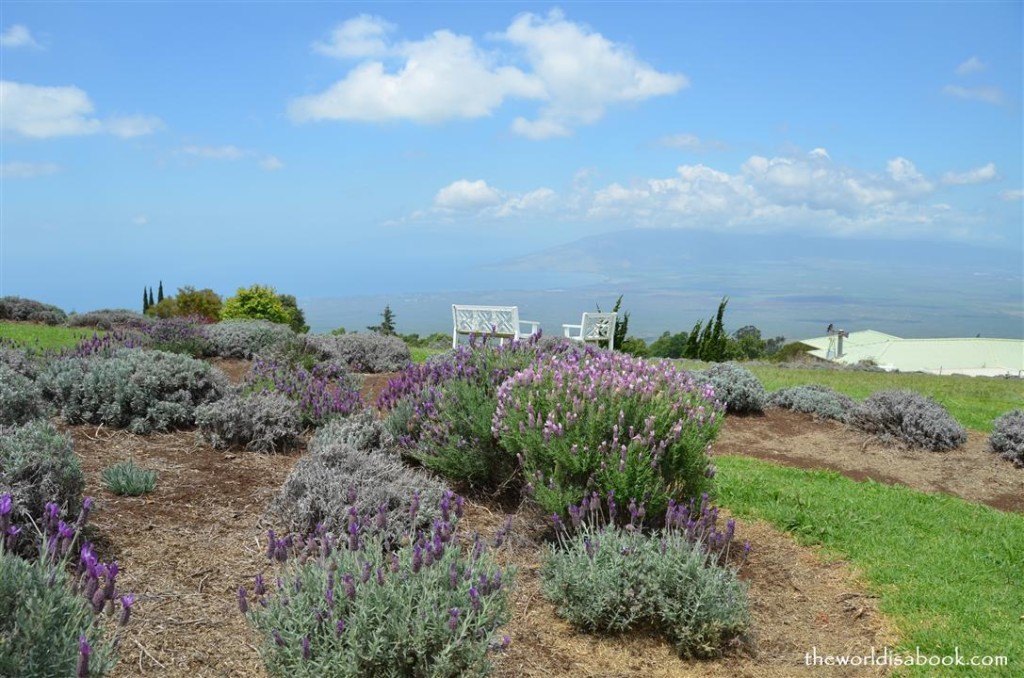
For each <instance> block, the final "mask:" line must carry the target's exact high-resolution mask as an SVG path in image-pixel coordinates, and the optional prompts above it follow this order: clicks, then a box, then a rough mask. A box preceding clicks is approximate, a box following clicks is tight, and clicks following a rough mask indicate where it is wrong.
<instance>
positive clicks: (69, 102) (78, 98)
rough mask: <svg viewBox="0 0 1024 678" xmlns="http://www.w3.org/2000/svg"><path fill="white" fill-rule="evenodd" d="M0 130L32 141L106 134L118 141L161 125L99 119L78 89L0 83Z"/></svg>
mask: <svg viewBox="0 0 1024 678" xmlns="http://www.w3.org/2000/svg"><path fill="white" fill-rule="evenodd" d="M0 106H2V107H3V112H4V114H3V116H0V129H2V130H6V131H10V132H14V133H16V134H19V135H21V136H24V137H30V138H33V139H47V138H50V137H60V136H79V135H86V134H99V133H107V134H113V135H115V136H119V137H122V138H130V137H135V136H140V135H143V134H151V133H152V132H155V131H156V130H158V129H160V128H161V127H162V126H163V123H162V122H161V121H160V119H159V118H155V117H149V116H134V117H119V118H108V119H106V120H102V119H100V118H97V117H95V116H94V115H93V113H94V111H95V107H94V106H93V103H92V101H91V100H90V99H89V96H88V95H87V94H86V93H85V92H84V91H83V90H81V89H79V88H78V87H42V86H38V85H27V84H23V83H18V82H12V81H10V80H3V81H0Z"/></svg>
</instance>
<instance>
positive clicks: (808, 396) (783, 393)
mask: <svg viewBox="0 0 1024 678" xmlns="http://www.w3.org/2000/svg"><path fill="white" fill-rule="evenodd" d="M768 404H769V405H770V406H772V407H779V408H782V409H785V410H794V411H796V412H806V413H808V414H813V415H814V416H815V418H817V419H833V420H835V421H846V418H847V416H848V414H849V412H850V410H852V409H853V408H854V406H855V405H856V403H855V402H854V400H853V398H851V397H850V396H848V395H846V394H844V393H839V392H838V391H836V390H835V389H832V388H829V387H828V386H823V385H821V384H809V385H807V386H793V387H791V388H783V389H779V390H778V391H775V392H774V393H772V394H771V396H769V398H768Z"/></svg>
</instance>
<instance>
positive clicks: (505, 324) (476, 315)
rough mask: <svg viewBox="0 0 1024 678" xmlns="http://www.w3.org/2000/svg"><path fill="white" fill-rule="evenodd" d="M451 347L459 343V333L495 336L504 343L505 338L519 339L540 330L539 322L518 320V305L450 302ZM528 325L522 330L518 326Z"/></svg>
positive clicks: (487, 336) (486, 336)
mask: <svg viewBox="0 0 1024 678" xmlns="http://www.w3.org/2000/svg"><path fill="white" fill-rule="evenodd" d="M452 321H453V323H454V324H455V329H453V330H452V348H455V347H457V346H458V345H459V335H460V334H461V335H466V336H470V335H472V336H477V337H485V338H491V337H497V338H498V340H499V341H500V342H501V343H502V344H504V343H505V340H506V339H521V338H523V337H528V336H531V335H533V334H536V333H537V332H539V331H540V323H539V322H536V321H533V320H520V319H519V307H518V306H465V305H462V304H452ZM522 325H528V326H529V327H530V329H529V330H528V331H527V332H525V333H524V332H522V331H521V329H520V327H521V326H522Z"/></svg>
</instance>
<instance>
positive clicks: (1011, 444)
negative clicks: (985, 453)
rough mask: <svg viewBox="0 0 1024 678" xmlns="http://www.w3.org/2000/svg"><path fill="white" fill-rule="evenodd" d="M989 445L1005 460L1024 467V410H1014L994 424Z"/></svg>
mask: <svg viewBox="0 0 1024 678" xmlns="http://www.w3.org/2000/svg"><path fill="white" fill-rule="evenodd" d="M988 444H989V447H990V448H991V449H992V451H993V452H995V453H997V454H999V455H1000V456H1001V457H1003V459H1009V460H1010V461H1012V462H1013V463H1014V464H1016V465H1017V466H1020V467H1024V410H1012V411H1010V412H1007V413H1006V414H1004V415H1002V416H1001V417H999V418H997V419H996V420H995V421H994V422H992V435H991V436H989V439H988Z"/></svg>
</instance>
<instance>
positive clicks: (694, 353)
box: [683, 320, 704, 360]
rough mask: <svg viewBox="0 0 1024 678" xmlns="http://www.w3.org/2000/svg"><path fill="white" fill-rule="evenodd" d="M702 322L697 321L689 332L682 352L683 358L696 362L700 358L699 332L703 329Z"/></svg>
mask: <svg viewBox="0 0 1024 678" xmlns="http://www.w3.org/2000/svg"><path fill="white" fill-rule="evenodd" d="M703 325H704V321H703V320H698V321H697V322H696V324H695V325H694V326H693V329H692V330H690V334H689V335H687V337H686V350H685V351H683V357H684V358H690V359H691V360H697V359H699V358H700V330H701V327H703Z"/></svg>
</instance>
